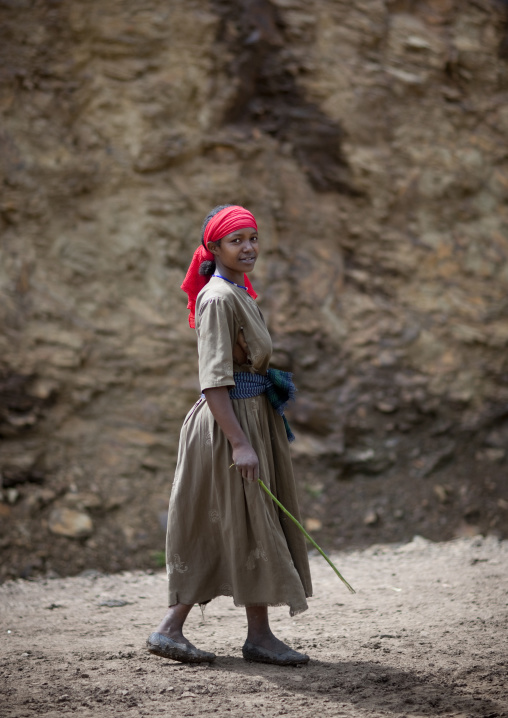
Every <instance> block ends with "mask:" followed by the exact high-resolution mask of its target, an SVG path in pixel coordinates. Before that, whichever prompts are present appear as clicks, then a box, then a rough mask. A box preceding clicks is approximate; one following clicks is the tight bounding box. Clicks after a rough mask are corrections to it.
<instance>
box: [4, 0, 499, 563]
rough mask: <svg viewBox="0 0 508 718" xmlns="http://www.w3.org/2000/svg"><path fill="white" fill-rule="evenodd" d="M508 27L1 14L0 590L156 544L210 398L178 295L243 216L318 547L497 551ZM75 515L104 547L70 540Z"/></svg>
mask: <svg viewBox="0 0 508 718" xmlns="http://www.w3.org/2000/svg"><path fill="white" fill-rule="evenodd" d="M507 22H508V9H507V3H503V2H494V0H492V1H490V0H465V1H460V2H459V0H421V2H413V1H412V0H348V1H347V2H346V0H322V1H321V2H317V1H313V0H310V1H309V0H307V2H303V1H302V0H271V1H270V0H242V1H241V2H233V1H232V0H210V1H209V2H205V0H185V1H184V0H172V2H171V3H167V2H162V0H151V1H149V2H148V3H147V2H143V3H142V2H140V1H139V0H115V1H114V2H108V3H100V2H98V1H97V0H92V1H88V2H84V0H81V1H79V0H66V1H65V2H44V3H42V2H37V0H32V1H31V0H13V1H12V2H8V3H7V2H4V3H0V34H1V37H0V83H1V95H0V112H1V115H2V123H1V129H0V173H1V180H2V192H1V196H0V223H1V232H2V239H1V245H0V330H1V331H0V436H1V438H2V444H1V447H0V452H1V453H0V471H1V473H2V477H3V503H0V516H1V517H2V537H1V542H2V543H1V545H2V553H3V556H5V560H4V561H3V565H2V569H1V570H2V571H3V572H4V573H3V576H10V575H17V574H18V573H21V574H22V575H29V574H30V573H31V572H36V571H43V570H56V571H59V572H69V571H70V572H75V571H79V570H81V569H83V568H85V567H90V566H98V567H101V568H104V569H108V570H114V569H118V568H122V567H128V566H132V565H137V566H140V565H148V562H149V561H150V556H151V554H152V552H153V551H157V550H160V548H161V546H162V545H163V528H164V512H165V508H166V504H167V498H168V494H169V487H170V481H171V477H172V471H173V468H174V464H175V460H176V450H177V441H178V433H179V428H180V424H181V421H182V418H183V416H184V415H185V413H186V411H187V410H188V408H189V407H190V406H191V405H192V403H193V402H194V400H195V399H196V397H197V394H198V390H199V387H198V382H197V372H196V351H195V337H194V333H193V332H192V331H191V330H190V329H189V328H188V326H187V319H186V316H187V312H186V308H185V307H186V297H185V295H184V294H183V293H182V292H181V291H180V290H179V285H180V283H181V281H182V278H183V274H184V271H185V269H186V267H187V264H188V262H189V260H190V257H191V255H192V252H193V250H194V248H195V246H197V243H198V241H199V233H200V226H201V222H202V219H203V217H204V215H205V214H206V213H207V211H208V210H209V209H210V208H211V207H213V206H214V205H216V204H221V203H224V202H235V203H240V204H245V205H247V206H248V207H249V208H250V209H251V210H252V211H253V212H254V213H255V214H256V217H257V219H258V223H259V225H260V228H261V241H262V255H261V257H260V260H259V263H258V267H257V268H256V274H255V277H254V282H255V284H256V288H257V289H258V291H259V295H260V302H261V305H262V309H263V312H264V314H265V317H266V318H267V321H268V324H269V326H270V330H271V332H272V335H273V339H274V346H275V353H274V364H275V365H276V366H279V367H281V368H284V369H290V370H291V371H293V372H294V373H295V378H296V382H297V384H298V387H299V398H298V402H297V404H296V405H295V406H294V408H293V410H292V412H291V416H290V419H291V421H292V423H293V424H294V428H295V430H296V431H297V433H298V441H297V442H296V444H295V457H296V458H297V461H296V470H297V476H298V480H299V482H300V486H301V489H302V501H303V505H304V514H305V515H306V516H307V517H308V518H309V519H313V520H314V521H315V522H317V523H314V525H315V526H319V525H321V526H322V530H321V532H320V531H318V536H319V535H320V534H321V536H322V540H324V541H328V542H329V543H333V542H334V541H335V542H337V543H340V542H342V543H341V545H351V544H353V543H356V544H357V543H361V542H366V541H369V542H372V541H379V540H400V539H403V538H410V537H411V536H412V535H413V534H415V533H421V534H423V535H425V536H427V537H428V538H440V539H443V538H444V539H446V538H450V537H452V536H454V535H460V534H464V533H466V534H467V533H470V532H475V531H483V532H488V531H491V532H494V533H497V534H500V535H504V536H506V535H507V524H508V521H507V518H508V502H507V501H506V498H507V496H506V490H507V484H508V480H507V464H506V459H507V455H506V451H507V447H508V144H507V140H506V138H507V136H508V109H507V108H508V64H507V61H508V49H507V48H508V41H507V34H506V28H507V24H506V23H507ZM12 488H15V489H16V493H15V494H14V493H13V492H12V491H11V492H10V493H8V491H9V489H12ZM72 494H75V495H77V496H78V497H79V496H81V497H82V496H83V495H87V496H88V500H87V501H85V504H83V503H81V504H80V503H79V502H80V501H81V502H83V499H79V498H78V499H77V500H76V502H75V504H74V505H72V501H71V502H70V503H69V499H68V497H69V495H72ZM91 496H92V497H93V498H90V497H91ZM64 506H65V507H66V508H65V510H66V511H74V512H80V511H81V512H85V513H83V514H82V515H86V516H87V517H88V518H89V519H90V516H89V514H90V515H91V516H92V518H93V526H94V529H93V533H92V535H91V536H89V537H88V538H87V536H88V535H89V534H90V532H91V531H92V529H91V526H92V519H90V528H89V530H87V531H85V532H84V534H83V537H82V538H81V540H79V541H73V540H70V539H69V538H68V537H67V536H55V535H53V534H51V532H50V528H51V516H52V515H53V516H54V512H55V511H60V510H63V509H60V508H59V507H64ZM52 512H53V513H52ZM369 516H370V517H375V520H373V521H371V520H369V521H367V519H366V517H369ZM48 521H49V524H48Z"/></svg>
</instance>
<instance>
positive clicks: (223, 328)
mask: <svg viewBox="0 0 508 718" xmlns="http://www.w3.org/2000/svg"><path fill="white" fill-rule="evenodd" d="M196 331H197V335H198V352H199V379H200V386H201V390H202V391H203V390H205V389H209V388H212V387H222V386H229V387H232V386H234V385H235V381H234V378H233V373H234V372H236V371H249V372H255V373H259V374H263V375H264V374H266V371H267V369H268V364H269V360H270V356H271V353H272V343H271V339H270V335H269V333H268V330H267V328H266V324H265V322H264V319H263V316H262V314H261V312H260V310H259V308H258V306H257V304H256V302H255V301H254V300H253V299H252V298H251V297H250V296H249V295H248V294H247V292H246V291H245V290H243V289H242V288H240V287H236V286H234V285H232V284H230V283H228V282H226V281H224V280H222V279H220V278H212V279H211V280H210V282H209V283H208V284H207V285H206V286H205V287H204V289H202V290H201V292H200V293H199V296H198V299H197V302H196ZM240 332H241V333H243V337H244V340H245V342H246V345H247V363H246V364H243V365H237V364H236V363H235V361H234V358H233V349H234V346H235V344H236V342H237V339H238V336H239V333H240ZM232 404H233V409H234V412H235V414H236V416H237V418H238V421H239V423H240V425H241V427H242V429H243V431H244V432H245V434H246V436H247V439H248V440H249V442H250V443H251V444H252V446H253V448H254V450H255V451H256V453H257V455H258V458H259V471H260V477H261V478H262V479H263V481H264V482H265V484H266V485H267V486H268V487H269V488H270V490H271V491H272V493H273V494H274V495H275V496H276V497H277V498H278V499H279V501H281V502H282V504H283V505H284V506H285V507H286V508H287V509H288V510H289V511H290V512H291V513H292V514H293V516H296V518H298V519H299V508H298V502H297V496H296V487H295V481H294V477H293V469H292V466H291V458H290V453H289V443H288V440H287V436H286V431H285V427H284V422H283V419H282V417H281V416H280V415H279V414H278V413H277V412H276V411H275V410H274V409H273V407H272V405H271V404H270V402H269V401H268V399H267V398H266V395H265V394H261V395H260V396H257V397H255V398H250V399H232ZM232 463H233V459H232V449H231V446H230V444H229V442H228V440H227V438H226V436H225V434H224V432H223V431H222V429H221V428H220V426H219V425H218V424H217V422H216V421H215V419H214V417H213V415H212V413H211V411H210V409H209V408H208V405H207V402H206V398H204V396H202V397H201V398H200V399H199V400H198V401H197V402H196V404H195V405H194V406H193V407H192V409H191V410H190V411H189V413H188V414H187V416H186V418H185V421H184V424H183V427H182V431H181V435H180V445H179V452H178V461H177V467H176V473H175V479H174V483H173V488H172V492H171V499H170V503H169V515H168V531H167V543H166V566H167V574H168V583H169V605H170V606H171V605H173V604H175V603H179V602H180V603H185V604H195V603H199V604H204V603H207V602H208V601H210V600H211V599H213V598H215V597H216V596H232V598H233V600H234V603H235V605H237V606H280V605H288V606H289V610H290V614H291V615H294V614H296V613H300V612H301V611H305V609H306V608H307V601H306V597H308V596H311V595H312V584H311V578H310V571H309V562H308V557H307V549H306V545H305V539H304V538H303V536H302V534H301V533H300V531H299V530H298V528H297V527H296V526H295V525H294V524H293V522H292V521H291V520H290V519H288V518H287V517H286V516H285V515H284V514H283V512H282V511H280V509H279V508H278V507H277V506H276V504H275V503H274V502H273V501H272V499H271V498H270V497H269V496H268V495H267V494H266V493H265V492H264V491H263V490H262V489H261V487H260V486H259V484H258V483H257V481H247V480H244V479H242V477H241V475H240V473H239V472H237V471H236V470H235V468H234V467H233V468H230V465H231V464H232Z"/></svg>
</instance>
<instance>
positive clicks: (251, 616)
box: [245, 606, 290, 653]
mask: <svg viewBox="0 0 508 718" xmlns="http://www.w3.org/2000/svg"><path fill="white" fill-rule="evenodd" d="M245 612H246V614H247V626H248V632H247V640H248V641H249V642H250V643H252V644H254V645H255V646H259V647H260V648H266V649H267V650H268V651H273V652H274V653H283V652H285V651H288V650H290V649H289V646H287V645H286V644H285V643H283V642H282V641H279V639H278V638H276V637H275V636H274V635H273V633H272V631H271V629H270V624H269V621H268V608H267V607H266V606H247V607H246V609H245Z"/></svg>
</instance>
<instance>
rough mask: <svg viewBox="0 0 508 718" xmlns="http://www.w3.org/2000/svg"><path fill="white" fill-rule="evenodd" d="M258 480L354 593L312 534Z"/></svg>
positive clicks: (261, 483)
mask: <svg viewBox="0 0 508 718" xmlns="http://www.w3.org/2000/svg"><path fill="white" fill-rule="evenodd" d="M258 482H259V485H260V486H261V488H262V489H263V490H264V491H266V493H267V494H268V496H270V498H272V499H273V500H274V501H275V503H276V504H277V506H278V507H279V508H280V509H282V511H284V513H285V514H286V516H289V518H290V519H291V521H293V523H295V524H296V525H297V526H298V528H299V529H300V531H301V532H302V533H303V535H304V536H305V538H306V539H307V540H308V541H310V542H311V544H312V545H313V546H314V548H317V550H318V551H319V553H320V554H321V556H322V557H323V558H324V559H325V561H328V563H329V564H330V566H331V567H332V568H333V570H334V571H335V573H336V574H337V576H338V577H339V578H340V580H341V581H342V583H344V584H345V585H346V586H347V588H348V589H349V590H350V591H351V593H356V591H355V589H354V588H353V587H352V586H350V584H349V583H348V582H347V581H346V579H345V578H344V576H342V574H341V573H340V571H338V570H337V568H336V567H335V565H334V564H333V563H332V561H330V559H329V558H328V556H327V555H326V554H325V552H324V551H323V550H322V549H321V548H320V547H319V546H318V545H317V543H316V542H315V541H314V539H313V538H312V536H309V534H308V533H307V531H306V530H305V529H304V528H303V526H302V524H301V523H300V522H299V521H297V520H296V519H295V517H294V516H293V515H292V514H290V513H289V511H288V510H287V509H286V508H285V507H284V506H283V505H282V504H281V502H280V501H279V500H278V499H276V498H275V496H274V495H273V494H272V492H271V491H270V489H269V488H268V486H266V485H265V484H264V483H263V482H262V481H261V479H258Z"/></svg>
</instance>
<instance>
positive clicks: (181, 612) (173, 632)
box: [157, 603, 192, 644]
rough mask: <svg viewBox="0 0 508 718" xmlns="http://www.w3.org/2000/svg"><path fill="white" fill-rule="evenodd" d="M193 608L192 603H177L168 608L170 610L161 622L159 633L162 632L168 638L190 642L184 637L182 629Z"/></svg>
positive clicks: (180, 641)
mask: <svg viewBox="0 0 508 718" xmlns="http://www.w3.org/2000/svg"><path fill="white" fill-rule="evenodd" d="M191 608H192V604H191V605H189V604H187V603H175V604H173V605H172V606H170V607H169V608H168V612H167V613H166V615H165V616H164V618H163V619H162V621H161V622H160V624H159V626H158V628H157V633H162V634H163V635H164V636H167V637H168V638H172V639H173V640H174V641H177V642H178V643H185V644H189V641H188V640H187V639H186V638H185V637H184V635H183V633H182V630H183V624H184V623H185V619H186V618H187V616H188V615H189V612H190V610H191Z"/></svg>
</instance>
